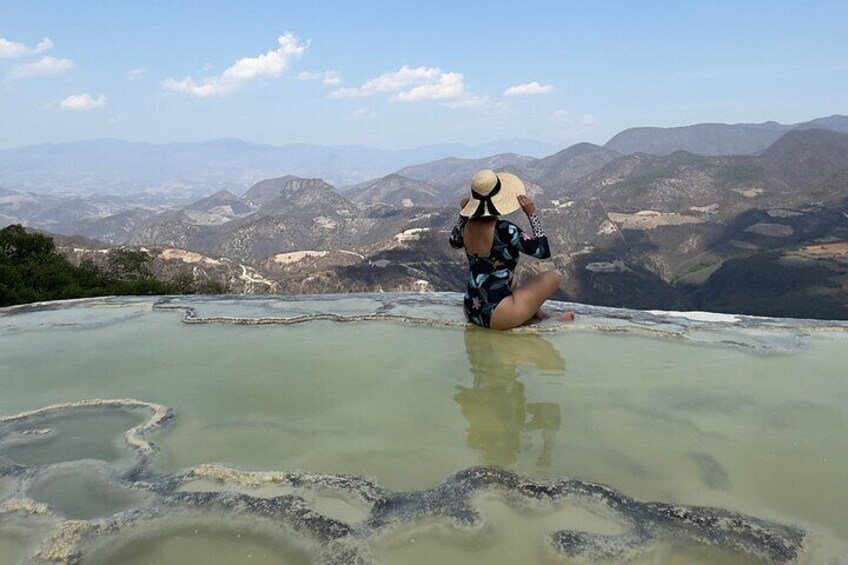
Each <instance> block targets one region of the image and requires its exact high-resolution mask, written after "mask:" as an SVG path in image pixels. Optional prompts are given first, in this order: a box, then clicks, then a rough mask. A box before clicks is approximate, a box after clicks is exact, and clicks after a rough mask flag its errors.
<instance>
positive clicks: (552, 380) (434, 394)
mask: <svg viewBox="0 0 848 565" xmlns="http://www.w3.org/2000/svg"><path fill="white" fill-rule="evenodd" d="M459 305H460V298H459V297H458V296H457V295H453V294H380V295H352V296H350V295H349V296H343V297H340V296H328V297H296V298H295V297H287V298H275V297H263V298H233V297H222V298H217V297H196V298H191V297H189V298H186V297H180V298H150V299H147V298H144V299H140V298H126V299H124V298H112V299H94V300H84V301H72V302H63V303H49V304H43V305H35V306H27V307H16V308H8V309H4V310H0V390H2V391H3V393H2V394H0V563H3V564H6V563H22V564H39V565H42V564H47V563H58V564H72V563H81V564H84V565H88V564H97V565H102V564H107V563H128V564H135V563H138V564H142V563H159V564H178V563H180V564H181V563H188V562H197V563H201V562H202V563H209V564H218V563H220V564H225V563H226V564H240V563H245V564H247V563H251V564H253V563H291V564H301V563H303V564H306V563H363V564H366V563H387V564H418V563H421V564H423V563H446V564H453V563H456V564H460V563H462V564H466V563H468V564H474V563H481V564H483V563H486V564H511V563H585V562H596V561H603V562H608V563H618V562H628V563H657V562H663V563H716V562H725V563H762V562H778V563H785V562H792V563H844V562H845V561H843V559H844V556H845V555H846V554H848V511H846V508H848V473H846V469H848V439H846V438H848V379H846V378H845V375H846V370H845V367H846V365H848V363H846V362H848V354H846V351H848V332H846V330H848V326H846V325H845V324H844V323H839V322H821V321H793V320H776V319H764V318H750V317H743V316H738V317H737V316H727V315H711V314H704V313H690V314H680V313H662V312H638V311H628V310H618V309H609V308H595V307H588V306H580V305H565V304H554V305H553V307H554V308H558V309H561V308H565V307H566V306H568V307H573V308H575V309H576V310H577V313H578V318H577V321H576V322H575V323H573V324H569V325H563V326H556V325H551V324H550V323H542V324H540V325H538V326H533V327H530V328H525V329H524V330H523V331H520V332H491V331H484V330H479V329H477V328H471V327H466V326H465V325H464V324H463V323H462V318H461V310H460V306H459Z"/></svg>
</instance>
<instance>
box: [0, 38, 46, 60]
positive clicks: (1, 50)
mask: <svg viewBox="0 0 848 565" xmlns="http://www.w3.org/2000/svg"><path fill="white" fill-rule="evenodd" d="M50 49H53V41H51V40H50V38H48V37H45V38H44V39H42V40H41V41H39V42H38V44H37V45H36V46H35V47H27V46H26V45H24V44H23V43H18V42H16V41H11V40H9V39H4V38H2V37H0V59H13V58H15V57H22V56H24V55H37V54H39V53H44V52H45V51H49V50H50Z"/></svg>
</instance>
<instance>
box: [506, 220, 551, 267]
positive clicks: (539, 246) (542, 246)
mask: <svg viewBox="0 0 848 565" xmlns="http://www.w3.org/2000/svg"><path fill="white" fill-rule="evenodd" d="M527 219H528V220H529V221H530V227H531V228H532V229H533V237H530V236H529V235H527V233H525V232H524V231H522V229H521V228H519V227H518V226H515V230H514V232H512V241H511V242H510V243H512V245H514V246H515V247H517V248H518V250H519V251H520V252H522V253H525V254H527V255H530V256H531V257H535V258H536V259H548V258H550V256H551V246H550V244H549V243H548V237H547V236H546V235H545V230H543V229H542V222H541V220H539V216H537V215H536V214H528V215H527ZM513 225H515V224H513Z"/></svg>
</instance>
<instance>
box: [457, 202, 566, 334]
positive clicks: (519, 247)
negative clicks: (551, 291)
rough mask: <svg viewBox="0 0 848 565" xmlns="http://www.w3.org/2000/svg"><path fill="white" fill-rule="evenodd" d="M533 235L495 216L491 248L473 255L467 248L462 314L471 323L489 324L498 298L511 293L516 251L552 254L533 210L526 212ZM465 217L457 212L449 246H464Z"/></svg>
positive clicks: (540, 254) (516, 258) (528, 253)
mask: <svg viewBox="0 0 848 565" xmlns="http://www.w3.org/2000/svg"><path fill="white" fill-rule="evenodd" d="M527 218H528V219H529V220H530V226H531V227H532V228H533V237H530V236H529V235H527V234H526V233H524V232H523V231H522V230H521V228H519V227H518V226H516V225H515V224H513V223H512V222H509V221H507V220H498V221H497V223H496V224H495V237H494V242H493V243H492V249H491V251H489V254H488V255H486V256H485V257H478V256H477V255H472V254H471V253H469V252H468V251H467V250H466V252H465V254H466V256H467V257H468V267H469V271H468V284H467V285H466V289H465V300H464V304H463V305H464V310H465V316H466V318H468V321H469V322H471V323H472V324H475V325H478V326H481V327H484V328H488V327H489V326H490V324H491V321H492V314H493V313H494V311H495V307H497V305H498V304H499V303H500V301H501V300H503V299H504V298H506V297H507V296H511V295H512V281H513V276H514V274H515V266H516V265H517V264H518V254H519V252H521V253H526V254H527V255H530V256H532V257H536V258H537V259H547V258H548V257H550V256H551V247H550V245H549V244H548V238H547V237H546V236H545V232H544V231H543V230H542V224H541V222H540V221H539V217H538V216H537V215H536V214H529V215H528V216H527ZM467 222H468V219H467V218H463V217H461V216H460V218H459V221H457V223H456V226H454V228H453V231H452V232H451V235H450V240H449V241H450V244H451V247H453V248H455V249H462V248H463V247H465V242H464V240H463V231H464V229H465V224H466V223H467Z"/></svg>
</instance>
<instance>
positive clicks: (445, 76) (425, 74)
mask: <svg viewBox="0 0 848 565" xmlns="http://www.w3.org/2000/svg"><path fill="white" fill-rule="evenodd" d="M375 94H389V101H391V102H422V101H425V100H437V101H441V102H442V103H443V104H444V105H445V106H449V107H451V108H467V107H470V106H479V105H482V104H485V103H488V102H490V101H489V99H488V98H486V97H480V96H475V95H474V94H472V93H471V92H469V91H468V88H467V86H466V84H465V75H463V74H462V73H456V72H445V71H443V70H441V69H440V68H438V67H410V66H409V65H404V66H402V67H401V68H400V69H398V70H397V71H393V72H388V73H383V74H381V75H380V76H378V77H376V78H373V79H371V80H369V81H366V82H365V83H363V84H362V86H359V87H348V88H339V89H338V90H334V91H333V92H331V93H330V95H329V97H330V98H355V97H367V96H373V95H375Z"/></svg>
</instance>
